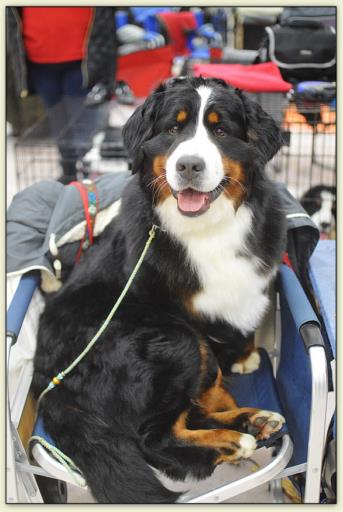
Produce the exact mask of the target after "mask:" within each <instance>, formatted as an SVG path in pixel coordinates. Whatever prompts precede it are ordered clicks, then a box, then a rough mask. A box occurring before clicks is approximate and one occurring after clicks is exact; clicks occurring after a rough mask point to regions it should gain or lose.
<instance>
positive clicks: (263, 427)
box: [250, 411, 286, 439]
mask: <svg viewBox="0 0 343 512" xmlns="http://www.w3.org/2000/svg"><path fill="white" fill-rule="evenodd" d="M285 421H286V420H285V418H284V417H283V416H281V414H279V413H278V412H272V411H259V412H257V413H256V414H254V416H252V417H251V418H250V422H251V423H252V424H253V425H254V426H255V427H257V428H258V429H259V430H260V433H259V434H258V435H257V436H256V439H268V438H269V437H270V436H271V435H272V434H274V433H275V432H278V431H279V430H280V429H281V428H282V425H283V424H284V423H285Z"/></svg>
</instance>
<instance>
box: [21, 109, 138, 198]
mask: <svg viewBox="0 0 343 512" xmlns="http://www.w3.org/2000/svg"><path fill="white" fill-rule="evenodd" d="M76 107H77V105H76ZM96 109H97V110H96V111H95V109H94V108H92V109H87V108H86V107H80V106H79V108H75V112H74V115H73V116H72V117H71V118H70V119H69V120H68V122H67V123H63V121H64V119H63V113H61V110H62V108H61V105H59V107H58V109H54V110H53V111H51V112H50V114H49V116H45V117H44V118H43V119H41V120H39V121H38V122H37V123H36V124H35V125H34V126H32V127H31V128H30V129H29V130H27V131H26V132H25V133H24V134H23V136H22V137H20V138H19V139H18V141H17V142H16V144H15V156H16V178H17V187H18V190H22V189H23V188H25V187H27V186H29V185H32V184H33V183H36V182H38V181H42V180H56V179H58V178H59V177H60V176H61V175H62V173H63V168H62V162H61V159H62V156H61V155H63V160H64V165H66V164H67V165H68V163H70V164H73V165H74V164H75V166H76V170H77V176H78V178H83V177H91V178H95V177H96V176H98V175H100V174H103V173H105V172H116V171H120V170H123V169H127V168H128V161H127V154H126V152H125V150H124V147H123V143H122V140H121V125H122V124H124V122H125V121H126V119H127V118H128V116H129V115H130V114H131V112H132V107H129V108H127V107H126V106H124V105H121V106H120V107H118V105H117V104H116V103H114V102H106V103H105V104H103V105H101V106H98V107H96ZM53 116H54V118H53V119H52V117H53ZM113 124H117V125H118V126H117V127H113V126H111V125H113ZM56 126H57V127H58V129H56Z"/></svg>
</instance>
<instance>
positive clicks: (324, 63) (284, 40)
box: [258, 17, 336, 83]
mask: <svg viewBox="0 0 343 512" xmlns="http://www.w3.org/2000/svg"><path fill="white" fill-rule="evenodd" d="M265 32H266V37H265V39H264V41H263V42H262V45H261V48H260V50H259V58H258V61H259V62H266V61H272V62H275V64H276V65H277V66H278V68H279V69H280V72H281V74H282V77H283V78H284V80H287V81H288V82H293V83H294V82H301V81H307V80H327V81H335V80H336V31H335V29H334V27H333V26H331V25H330V26H326V25H325V24H324V23H323V22H321V21H318V20H315V19H311V18H308V17H303V18H302V17H292V18H289V19H288V20H286V21H284V22H283V23H282V24H280V25H273V26H269V27H265Z"/></svg>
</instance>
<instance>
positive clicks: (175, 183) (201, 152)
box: [166, 86, 224, 192]
mask: <svg viewBox="0 0 343 512" xmlns="http://www.w3.org/2000/svg"><path fill="white" fill-rule="evenodd" d="M197 92H198V94H199V96H200V108H199V113H198V117H197V125H196V129H195V133H194V135H193V137H192V138H190V139H187V140H185V141H184V142H181V143H180V144H179V145H178V146H177V147H176V149H175V150H174V151H173V153H172V154H171V155H170V156H169V158H168V159H167V162H166V171H167V172H166V178H167V181H168V183H169V184H170V186H171V187H172V188H173V189H174V190H176V191H178V190H181V188H182V187H180V181H179V179H178V174H177V171H176V163H177V161H178V159H179V158H180V157H184V156H196V157H200V158H202V159H203V161H204V162H205V170H204V172H203V174H202V182H201V187H197V188H198V189H199V190H200V191H201V192H209V191H211V190H214V189H215V188H216V187H217V186H218V185H219V183H220V182H221V181H222V179H223V177H224V169H223V163H222V159H221V155H220V152H219V150H218V148H217V146H216V145H215V144H214V143H213V142H212V141H211V139H210V137H209V135H208V132H207V130H206V127H205V125H204V113H205V110H206V106H207V104H208V100H209V98H210V96H211V92H212V89H210V88H209V87H205V86H201V87H199V88H198V89H197Z"/></svg>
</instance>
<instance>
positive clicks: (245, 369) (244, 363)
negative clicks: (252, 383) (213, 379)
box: [231, 350, 261, 373]
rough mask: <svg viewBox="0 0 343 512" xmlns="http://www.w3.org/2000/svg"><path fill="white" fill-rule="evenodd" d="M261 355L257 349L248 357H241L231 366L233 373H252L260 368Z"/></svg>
mask: <svg viewBox="0 0 343 512" xmlns="http://www.w3.org/2000/svg"><path fill="white" fill-rule="evenodd" d="M260 362H261V356H260V354H259V352H258V351H257V350H253V351H252V352H250V354H249V355H248V357H247V358H246V359H240V361H238V362H237V363H234V364H233V365H232V366H231V371H232V373H252V372H254V371H255V370H257V369H258V367H259V366H260Z"/></svg>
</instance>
